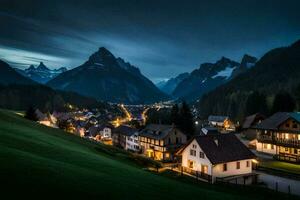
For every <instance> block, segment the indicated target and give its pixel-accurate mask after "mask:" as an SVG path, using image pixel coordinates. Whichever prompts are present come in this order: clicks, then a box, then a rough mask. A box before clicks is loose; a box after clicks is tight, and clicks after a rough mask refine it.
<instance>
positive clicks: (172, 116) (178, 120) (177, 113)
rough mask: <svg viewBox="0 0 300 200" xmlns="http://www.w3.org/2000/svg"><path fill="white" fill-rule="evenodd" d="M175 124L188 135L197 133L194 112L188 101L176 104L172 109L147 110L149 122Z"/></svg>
mask: <svg viewBox="0 0 300 200" xmlns="http://www.w3.org/2000/svg"><path fill="white" fill-rule="evenodd" d="M151 123H155V124H175V125H176V126H177V127H178V128H179V129H180V130H181V131H183V132H184V133H185V134H187V135H188V136H192V135H194V133H195V126H194V120H193V115H192V112H191V110H190V108H189V106H188V104H187V103H186V102H182V103H181V104H175V105H174V106H173V107H172V109H171V110H170V109H167V108H162V109H160V110H156V109H150V110H149V111H148V112H147V124H151Z"/></svg>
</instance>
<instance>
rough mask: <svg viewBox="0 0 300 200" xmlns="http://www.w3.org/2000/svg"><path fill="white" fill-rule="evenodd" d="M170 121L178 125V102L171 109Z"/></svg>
mask: <svg viewBox="0 0 300 200" xmlns="http://www.w3.org/2000/svg"><path fill="white" fill-rule="evenodd" d="M171 123H174V124H175V125H179V107H178V104H175V105H174V106H173V107H172V110H171Z"/></svg>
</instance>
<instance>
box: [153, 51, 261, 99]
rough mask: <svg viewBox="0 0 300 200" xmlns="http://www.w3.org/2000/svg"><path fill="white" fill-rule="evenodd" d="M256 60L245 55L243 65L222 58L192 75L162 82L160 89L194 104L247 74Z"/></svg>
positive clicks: (202, 65) (186, 74) (179, 76)
mask: <svg viewBox="0 0 300 200" xmlns="http://www.w3.org/2000/svg"><path fill="white" fill-rule="evenodd" d="M256 60H257V59H256V58H255V57H252V56H249V55H244V57H243V58H242V61H241V63H238V62H235V61H232V60H230V59H228V58H225V57H222V58H221V59H220V60H218V61H217V62H216V63H203V64H201V66H200V67H199V68H198V69H195V70H194V71H192V72H191V73H183V74H180V75H178V76H177V77H175V78H171V79H170V80H168V81H166V82H160V83H159V84H158V87H159V88H160V89H161V90H162V91H163V92H165V93H167V94H170V95H172V96H173V97H174V98H177V99H184V100H186V101H189V102H192V101H194V100H196V99H197V98H200V97H201V96H202V95H203V94H205V93H207V92H209V91H211V90H213V89H215V88H216V87H218V86H220V85H222V84H224V83H226V82H228V81H229V80H231V79H232V78H234V77H236V76H237V75H239V74H241V73H244V72H246V71H247V70H248V69H250V68H251V67H253V66H254V65H255V62H256Z"/></svg>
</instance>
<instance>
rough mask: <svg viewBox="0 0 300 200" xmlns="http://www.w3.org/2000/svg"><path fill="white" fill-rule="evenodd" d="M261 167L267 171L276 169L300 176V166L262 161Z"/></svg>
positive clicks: (274, 161)
mask: <svg viewBox="0 0 300 200" xmlns="http://www.w3.org/2000/svg"><path fill="white" fill-rule="evenodd" d="M259 165H260V166H261V167H264V168H267V169H274V170H279V171H282V172H287V173H294V174H297V175H300V165H297V164H293V163H287V162H281V161H277V160H262V161H260V163H259Z"/></svg>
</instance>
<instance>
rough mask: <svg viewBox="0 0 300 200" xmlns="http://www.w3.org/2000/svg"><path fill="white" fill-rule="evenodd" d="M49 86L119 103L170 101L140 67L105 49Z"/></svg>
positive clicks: (55, 79) (57, 78) (52, 81)
mask: <svg viewBox="0 0 300 200" xmlns="http://www.w3.org/2000/svg"><path fill="white" fill-rule="evenodd" d="M47 85H49V86H50V87H53V88H56V89H60V90H66V91H74V92H77V93H79V94H82V95H86V96H90V97H94V98H96V99H98V100H104V101H110V102H116V103H150V102H155V101H159V100H163V99H166V95H165V94H163V93H162V92H161V91H160V90H159V89H158V88H157V87H156V86H155V85H154V84H153V83H152V82H151V81H150V80H149V79H147V78H146V77H145V76H143V75H142V74H141V72H140V70H139V69H138V68H137V67H134V66H132V65H131V64H130V63H128V62H125V61H124V60H123V59H121V58H116V57H115V56H114V55H113V54H112V53H111V52H109V51H108V50H107V49H105V48H104V47H101V48H99V50H98V51H97V52H95V53H94V54H92V55H91V56H90V57H89V59H88V60H87V61H86V62H85V63H84V64H82V65H81V66H79V67H76V68H74V69H72V70H69V71H67V72H64V73H62V74H60V75H59V76H57V77H56V78H54V79H53V80H51V81H49V82H48V83H47Z"/></svg>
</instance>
